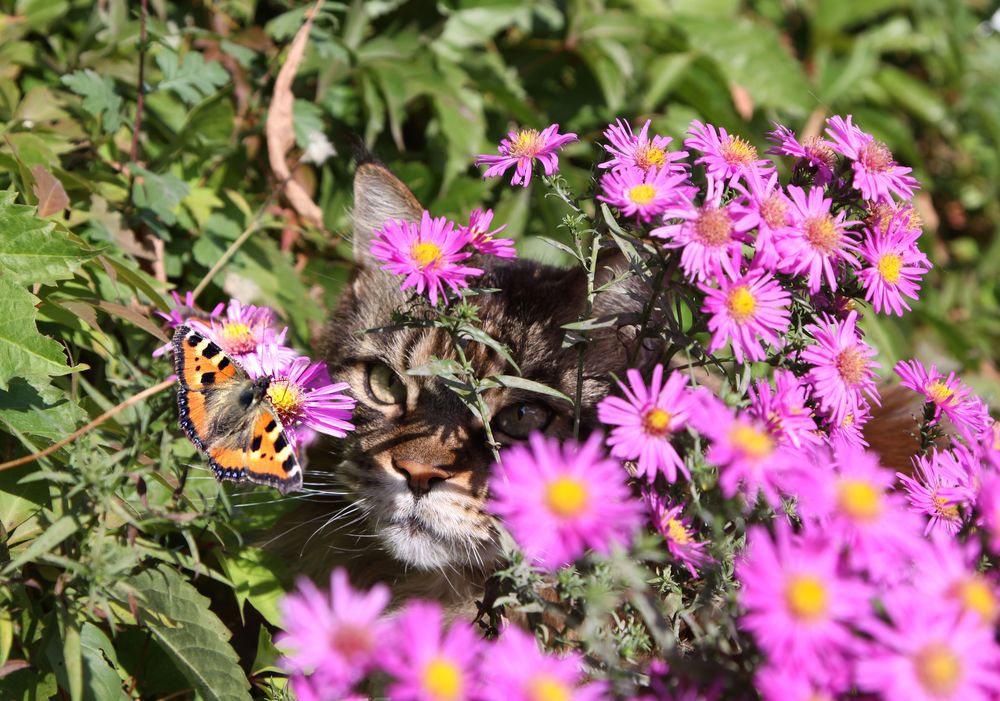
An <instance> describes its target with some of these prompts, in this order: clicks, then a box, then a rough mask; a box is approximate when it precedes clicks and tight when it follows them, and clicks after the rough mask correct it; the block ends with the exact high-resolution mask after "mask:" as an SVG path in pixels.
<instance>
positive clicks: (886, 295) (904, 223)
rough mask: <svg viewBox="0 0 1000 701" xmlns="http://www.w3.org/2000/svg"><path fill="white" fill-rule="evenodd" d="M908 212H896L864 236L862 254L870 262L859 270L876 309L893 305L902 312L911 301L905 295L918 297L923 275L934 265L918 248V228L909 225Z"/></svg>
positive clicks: (898, 313)
mask: <svg viewBox="0 0 1000 701" xmlns="http://www.w3.org/2000/svg"><path fill="white" fill-rule="evenodd" d="M908 222H909V217H908V216H905V215H903V216H894V217H892V219H891V220H890V221H889V224H888V226H887V227H886V228H885V229H884V230H883V229H879V228H876V229H874V230H872V229H869V230H867V231H866V234H867V235H866V236H865V237H864V238H863V239H862V240H861V248H860V253H861V257H862V258H863V259H864V261H865V262H866V263H867V264H868V267H864V268H862V269H861V270H860V271H859V272H858V277H859V278H860V279H861V282H862V283H863V284H864V286H865V299H866V300H868V301H869V302H871V303H872V307H873V308H874V309H875V311H876V312H882V311H883V310H885V311H886V312H888V311H889V310H890V309H891V310H892V311H893V313H895V314H896V315H897V316H903V309H906V310H907V311H909V310H910V305H909V304H907V303H906V301H905V300H904V299H903V295H906V296H907V297H909V298H910V299H917V292H918V291H919V290H920V279H921V278H922V277H923V276H924V275H926V274H927V271H928V270H930V269H931V263H930V261H929V260H927V256H925V255H924V254H923V253H921V252H920V249H919V248H917V239H918V238H920V230H919V229H910V228H908Z"/></svg>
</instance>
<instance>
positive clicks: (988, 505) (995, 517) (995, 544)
mask: <svg viewBox="0 0 1000 701" xmlns="http://www.w3.org/2000/svg"><path fill="white" fill-rule="evenodd" d="M976 512H977V514H978V517H977V519H976V524H977V525H979V526H980V527H981V528H982V529H983V531H984V532H985V533H986V537H987V538H988V539H989V545H990V548H991V549H992V550H993V554H994V555H997V554H1000V475H998V474H997V473H995V472H990V473H988V474H987V476H986V477H985V478H984V479H983V484H982V487H981V488H980V490H979V498H978V499H977V500H976Z"/></svg>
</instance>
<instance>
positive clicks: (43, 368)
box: [0, 276, 84, 391]
mask: <svg viewBox="0 0 1000 701" xmlns="http://www.w3.org/2000/svg"><path fill="white" fill-rule="evenodd" d="M37 303H38V298H37V297H35V295H33V294H31V293H30V292H28V291H27V290H25V289H24V288H23V287H21V286H20V285H17V284H15V283H13V282H11V281H10V280H9V279H8V278H7V277H5V276H0V390H4V391H7V389H8V387H9V386H10V381H11V380H13V379H14V378H17V377H20V378H24V379H26V380H27V381H28V382H30V383H31V384H32V385H34V386H35V387H36V388H37V387H39V386H47V385H48V384H49V382H48V378H49V377H52V376H55V375H65V374H67V373H70V372H73V371H75V370H81V369H83V367H84V366H80V365H77V366H75V367H69V366H68V365H67V364H66V354H65V353H64V352H63V348H62V346H61V345H59V343H57V342H56V341H54V340H53V339H51V338H49V337H48V336H43V335H41V334H40V333H38V329H37V328H36V327H35V318H36V314H37V310H36V309H35V305H36V304H37Z"/></svg>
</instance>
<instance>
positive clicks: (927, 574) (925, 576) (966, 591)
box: [913, 536, 1000, 626]
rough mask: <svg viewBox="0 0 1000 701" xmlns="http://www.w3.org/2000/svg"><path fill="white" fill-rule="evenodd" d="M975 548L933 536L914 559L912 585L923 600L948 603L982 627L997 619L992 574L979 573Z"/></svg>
mask: <svg viewBox="0 0 1000 701" xmlns="http://www.w3.org/2000/svg"><path fill="white" fill-rule="evenodd" d="M979 555H980V553H979V547H978V544H977V543H975V542H971V543H965V544H962V543H958V542H957V541H956V540H955V539H954V538H948V537H942V536H938V537H934V538H932V539H931V540H930V542H929V543H928V545H927V546H926V547H925V548H924V550H923V551H922V552H921V553H920V557H918V558H917V559H916V570H915V572H914V575H913V586H914V588H915V589H916V590H917V591H918V592H921V593H922V594H923V596H924V598H925V600H926V601H934V602H938V601H940V602H944V601H951V602H953V603H955V604H957V605H958V608H959V609H961V611H962V612H963V613H968V614H970V615H972V616H975V617H976V618H978V619H979V620H980V622H981V623H982V624H983V625H984V626H993V625H996V623H997V619H998V618H1000V598H998V594H997V583H996V577H995V574H992V573H984V572H979V571H978V568H977V565H978V562H979Z"/></svg>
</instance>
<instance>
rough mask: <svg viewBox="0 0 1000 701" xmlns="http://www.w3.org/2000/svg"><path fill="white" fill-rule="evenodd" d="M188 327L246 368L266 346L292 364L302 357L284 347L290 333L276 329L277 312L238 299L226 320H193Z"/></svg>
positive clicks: (232, 305) (190, 320)
mask: <svg viewBox="0 0 1000 701" xmlns="http://www.w3.org/2000/svg"><path fill="white" fill-rule="evenodd" d="M188 325H189V326H191V328H193V329H195V330H196V331H201V332H203V333H204V334H205V335H206V336H208V337H209V338H210V339H212V340H213V341H215V343H216V344H218V346H219V347H220V348H222V350H224V351H225V352H226V353H227V354H228V355H229V356H230V357H232V358H234V359H235V360H238V361H239V362H240V363H241V364H244V365H245V364H246V363H247V362H252V356H253V355H254V354H255V353H256V352H257V350H258V349H260V348H261V347H263V346H274V347H275V349H274V351H275V352H276V353H277V355H278V357H279V358H280V359H281V360H282V361H288V360H291V359H292V358H294V357H296V356H297V355H298V354H297V353H296V352H295V351H294V350H293V349H291V348H288V347H287V346H285V345H284V343H285V335H286V334H287V333H288V329H287V328H284V329H282V330H281V331H278V330H277V329H276V327H275V323H274V312H272V311H271V310H270V309H268V308H267V307H255V306H254V305H252V304H242V303H241V302H240V301H239V300H238V299H231V300H229V304H228V305H226V314H225V316H224V317H222V318H219V317H216V316H213V317H212V318H209V319H199V318H190V317H189V318H188Z"/></svg>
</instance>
